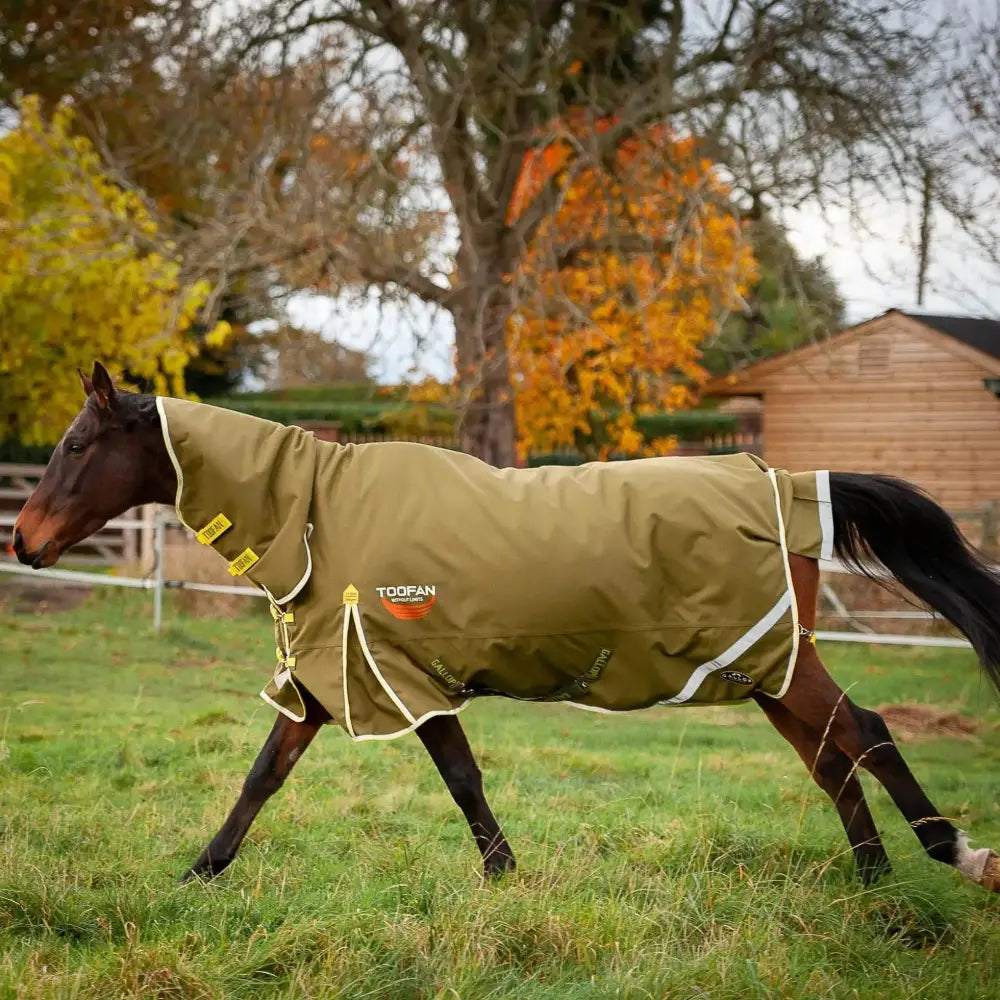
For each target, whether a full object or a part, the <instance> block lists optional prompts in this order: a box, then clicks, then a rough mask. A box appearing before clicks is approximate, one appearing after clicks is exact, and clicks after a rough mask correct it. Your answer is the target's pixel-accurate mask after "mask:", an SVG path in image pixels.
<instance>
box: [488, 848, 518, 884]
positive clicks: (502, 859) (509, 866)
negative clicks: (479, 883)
mask: <svg viewBox="0 0 1000 1000" xmlns="http://www.w3.org/2000/svg"><path fill="white" fill-rule="evenodd" d="M516 868H517V862H516V861H515V860H514V856H513V855H512V854H494V855H492V856H491V857H489V858H487V859H486V861H485V862H484V863H483V878H485V879H489V880H495V879H498V878H501V877H503V876H504V875H506V874H507V873H508V872H512V871H514V870H515V869H516Z"/></svg>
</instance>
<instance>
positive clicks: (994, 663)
mask: <svg viewBox="0 0 1000 1000" xmlns="http://www.w3.org/2000/svg"><path fill="white" fill-rule="evenodd" d="M830 499H831V500H832V501H833V531H834V535H833V538H834V542H833V548H834V552H835V553H836V555H837V557H838V558H839V559H840V561H841V562H843V563H844V564H845V565H847V566H849V567H851V568H852V569H854V570H856V571H858V572H861V573H863V574H864V575H865V576H868V577H870V578H872V579H874V580H878V571H879V569H880V568H884V569H886V570H888V571H889V573H891V574H892V576H893V577H895V579H896V580H898V581H899V582H900V583H901V584H903V586H904V587H906V588H907V589H908V590H909V591H910V592H911V593H913V594H915V595H916V596H917V597H918V598H919V599H920V600H921V601H923V602H924V603H925V604H927V605H928V606H929V607H931V608H933V609H934V610H935V611H937V612H938V613H939V614H941V615H943V616H944V617H945V618H947V619H948V621H950V622H951V623H952V625H954V626H955V628H957V629H958V630H959V631H960V632H961V633H962V634H963V635H964V636H965V637H966V638H967V639H968V640H969V642H971V643H972V646H973V648H974V649H975V651H976V653H977V654H978V655H979V662H980V663H981V664H982V666H983V670H984V671H985V673H986V676H987V677H989V679H990V681H991V682H992V683H993V686H994V687H995V688H996V689H997V691H998V692H1000V574H998V573H997V572H996V571H994V570H993V569H991V568H990V566H989V565H987V563H986V562H985V560H984V559H983V557H982V556H981V555H980V554H979V553H978V552H977V551H976V550H975V549H974V548H973V547H972V546H971V545H970V544H969V543H968V542H967V541H966V539H965V538H964V537H963V535H962V533H961V532H960V531H959V530H958V527H957V526H956V524H955V522H954V521H953V520H952V519H951V517H949V516H948V514H946V513H945V511H943V510H942V509H941V508H940V507H939V506H938V505H937V504H936V503H935V502H934V501H933V500H932V499H931V498H930V497H929V496H927V494H926V493H924V492H923V491H922V490H920V489H919V488H918V487H916V486H913V485H912V484H910V483H905V482H903V481H902V480H900V479H893V478H891V477H889V476H868V475H861V474H859V473H851V472H831V473H830ZM881 582H883V583H884V582H885V581H884V580H883V581H881Z"/></svg>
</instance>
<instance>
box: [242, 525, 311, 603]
mask: <svg viewBox="0 0 1000 1000" xmlns="http://www.w3.org/2000/svg"><path fill="white" fill-rule="evenodd" d="M312 533H313V526H312V524H307V525H306V530H305V532H304V533H303V535H302V544H303V545H304V546H305V547H306V571H305V572H304V573H303V574H302V577H301V578H300V579H299V582H298V583H296V584H295V586H294V587H292V589H291V590H290V591H289V592H288V593H287V594H285V596H284V597H275V596H274V594H272V593H271V591H269V590H268V589H267V587H265V586H264V584H262V583H260V582H259V581H258V580H254V579H253V570H252V569H251V570H250V572H249V574H248V575H249V576H250V579H251V581H252V582H253V583H256V584H257V586H258V587H260V589H261V590H263V591H264V593H265V594H266V595H267V599H268V600H269V601H270V602H271V603H272V604H279V605H280V604H287V603H288V602H289V601H290V600H291V599H292V598H293V597H297V596H298V593H299V591H300V590H302V588H303V587H304V586H305V585H306V583H307V582H308V581H309V577H310V576H312V569H313V560H312V550H311V549H310V548H309V536H310V535H311V534H312Z"/></svg>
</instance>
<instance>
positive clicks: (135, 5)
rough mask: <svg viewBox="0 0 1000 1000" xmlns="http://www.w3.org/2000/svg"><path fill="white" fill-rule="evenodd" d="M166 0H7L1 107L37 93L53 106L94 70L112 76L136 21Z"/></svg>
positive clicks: (2, 23) (136, 33)
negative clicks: (113, 67) (113, 68)
mask: <svg viewBox="0 0 1000 1000" xmlns="http://www.w3.org/2000/svg"><path fill="white" fill-rule="evenodd" d="M162 6H165V4H164V3H163V0H5V2H4V6H3V19H2V20H0V106H2V105H7V106H12V105H13V103H14V102H15V101H16V100H17V99H18V98H19V97H23V96H24V95H27V94H34V95H35V96H37V97H38V98H39V99H40V100H41V101H42V102H43V104H44V105H47V106H54V105H55V104H56V103H57V102H58V101H59V100H60V98H62V97H65V96H66V95H67V94H69V93H71V92H73V91H74V90H75V89H76V88H77V87H79V86H80V84H81V83H82V82H83V81H84V80H85V78H86V77H87V76H89V75H92V74H94V73H98V74H101V75H107V76H109V77H110V76H113V75H114V74H113V72H112V66H115V65H117V64H118V63H120V62H121V60H122V59H123V58H124V57H125V55H126V53H127V51H128V49H129V41H130V40H132V39H135V38H137V37H140V36H141V29H140V28H139V27H137V22H138V23H139V24H141V23H142V19H143V18H144V17H146V16H148V15H149V14H150V13H152V12H153V11H154V10H156V9H157V8H159V7H162Z"/></svg>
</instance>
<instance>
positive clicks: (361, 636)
mask: <svg viewBox="0 0 1000 1000" xmlns="http://www.w3.org/2000/svg"><path fill="white" fill-rule="evenodd" d="M349 622H353V624H354V628H355V629H356V630H357V633H358V641H359V642H360V643H361V652H362V653H363V654H364V657H365V662H366V663H367V664H368V669H369V670H371V672H372V673H373V674H374V675H375V679H376V680H377V681H378V682H379V684H380V685H381V686H382V690H383V691H385V693H386V694H387V695H388V696H389V699H390V700H391V701H392V703H393V704H394V705H395V706H396V708H397V709H398V711H399V714H400V715H402V716H403V718H404V719H406V721H407V722H409V723H410V728H411V729H415V728H416V727H417V726H418V725H419V723H418V722H417V720H416V718H415V717H414V715H413V713H412V712H411V711H410V710H409V709H408V708H407V707H406V705H404V704H403V702H402V700H401V699H400V697H399V695H397V694H396V692H395V691H393V689H392V686H391V685H390V684H389V682H388V681H387V680H386V679H385V678H384V677H383V676H382V671H381V670H379V668H378V664H377V663H376V662H375V657H374V656H372V654H371V650H370V649H369V648H368V640H367V638H366V637H365V630H364V628H363V627H362V625H361V612H360V611H359V610H358V606H357V604H345V605H344V631H343V638H342V643H343V645H342V647H341V664H342V668H343V669H342V673H343V678H344V722H345V723H346V724H347V731H348V733H350V735H351V738H352V739H364V737H363V736H355V735H354V725H353V722H352V720H351V704H350V700H349V698H348V694H347V640H348V637H349V633H350V624H349ZM397 735H402V734H397Z"/></svg>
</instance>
